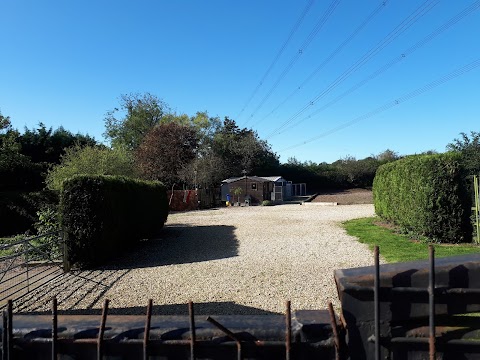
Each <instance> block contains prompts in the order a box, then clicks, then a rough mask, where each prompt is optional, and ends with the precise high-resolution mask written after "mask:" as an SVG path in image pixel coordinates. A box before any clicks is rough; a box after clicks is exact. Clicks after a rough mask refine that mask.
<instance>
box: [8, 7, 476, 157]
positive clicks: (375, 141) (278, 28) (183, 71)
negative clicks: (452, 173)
mask: <svg viewBox="0 0 480 360" xmlns="http://www.w3.org/2000/svg"><path fill="white" fill-rule="evenodd" d="M332 3H333V4H336V3H335V2H332V1H331V0H328V1H327V0H316V1H312V5H311V7H310V8H309V11H308V12H307V14H306V16H305V17H304V19H303V21H302V23H301V25H300V26H299V27H298V30H297V31H296V32H295V33H294V35H293V36H292V38H291V40H290V41H289V42H288V44H287V45H286V46H285V49H284V51H283V53H282V55H281V56H280V57H279V58H278V61H277V62H276V63H275V65H274V67H273V68H272V70H271V71H270V73H269V74H268V76H267V77H266V79H265V81H264V82H263V84H262V86H260V88H259V90H258V91H257V93H256V95H255V96H254V97H253V98H252V100H251V102H250V103H249V106H247V107H246V108H245V110H244V111H243V112H242V109H243V107H244V105H245V104H246V102H247V100H248V99H249V97H250V96H251V95H252V93H253V91H254V89H255V88H256V87H257V85H258V84H259V82H260V79H261V78H262V77H263V75H264V74H265V72H266V70H267V68H268V67H269V66H270V65H271V64H272V62H273V60H274V58H275V56H276V54H278V52H279V49H280V48H281V47H282V45H283V44H284V43H285V41H286V40H287V38H288V36H289V34H290V32H291V30H292V28H293V26H294V24H295V23H296V22H297V20H298V19H299V17H300V15H301V14H302V12H303V11H304V9H305V8H306V6H307V5H308V4H309V0H302V1H300V0H298V1H293V0H292V1H283V0H281V1H279V0H275V1H274V0H262V1H258V0H243V1H226V0H223V1H219V0H207V1H198V0H190V1H187V0H185V1H182V0H178V1H165V0H157V1H153V0H152V1H142V0H139V1H119V0H105V1H90V0H85V1H77V2H72V1H50V0H44V1H24V0H2V1H1V2H0V19H1V23H2V31H1V32H0V46H1V53H2V55H1V56H0V111H1V112H2V114H3V115H7V116H10V117H11V119H12V122H13V125H14V127H16V128H19V129H23V127H24V126H27V127H29V128H32V127H34V126H36V125H37V124H38V123H39V122H43V123H45V124H46V125H47V126H49V127H50V126H52V127H53V128H57V127H58V126H60V125H63V126H64V127H65V128H66V129H68V130H70V131H72V132H82V133H88V134H90V135H92V136H95V138H97V139H98V140H103V139H102V133H103V132H104V121H103V118H104V115H105V113H106V112H107V111H108V110H111V109H113V108H114V107H115V106H117V105H118V98H119V96H120V95H121V94H126V93H135V92H140V93H141V92H150V93H152V94H154V95H157V96H158V97H160V98H162V99H163V100H164V101H165V102H166V103H168V104H169V105H170V107H171V108H173V109H174V110H176V111H177V112H179V113H186V114H189V115H193V114H194V113H195V112H196V111H208V113H209V114H210V115H211V116H219V117H221V118H223V117H224V116H229V117H230V118H233V119H235V120H236V121H237V123H238V124H239V125H240V126H246V127H252V128H253V129H254V130H256V131H258V134H259V136H260V137H261V138H264V139H267V140H268V141H269V143H270V144H271V145H272V148H273V150H274V151H275V152H277V153H278V154H279V155H280V156H281V160H282V161H286V160H287V159H288V158H289V157H293V156H294V157H296V158H297V159H299V160H302V161H304V160H311V161H315V162H322V161H326V162H333V161H335V160H337V159H340V158H343V157H345V156H355V157H357V158H358V159H361V158H364V157H367V156H369V155H371V154H378V153H379V152H381V151H383V150H385V149H387V148H390V149H392V150H395V151H397V152H399V153H400V154H412V153H419V152H423V151H427V150H437V151H444V150H445V146H446V145H447V144H448V143H449V142H451V141H452V140H453V139H454V138H456V137H458V134H459V133H460V132H470V131H472V130H473V131H480V129H479V126H478V124H479V120H480V116H479V115H480V96H479V94H480V92H479V90H478V84H480V67H476V68H474V69H473V70H471V71H469V72H468V73H466V74H464V75H462V76H459V77H457V78H454V79H452V80H450V81H448V82H445V83H444V84H442V85H440V86H438V87H436V88H433V89H431V90H430V91H427V92H425V93H423V94H421V95H419V96H416V97H413V98H411V99H410V100H408V101H406V102H401V103H399V104H398V105H396V106H393V107H392V108H390V109H388V110H386V111H384V112H381V113H378V114H376V115H374V116H370V117H367V118H365V119H363V120H361V121H358V122H356V123H354V124H352V125H351V126H348V127H345V128H343V129H341V130H338V131H332V129H336V128H338V127H342V125H343V124H345V123H348V122H350V121H352V120H354V119H357V118H358V117H361V116H362V115H364V114H367V113H369V112H371V111H372V110H375V109H377V108H379V107H381V106H383V105H384V104H387V103H389V102H391V101H395V99H399V98H401V96H403V95H405V94H408V93H411V92H412V91H415V90H416V89H419V88H422V87H423V86H425V85H427V84H429V83H432V82H433V81H436V80H437V79H440V78H442V77H443V76H445V75H447V74H449V73H451V72H453V71H455V70H457V69H459V68H462V67H463V66H465V65H467V64H469V63H472V62H474V61H475V60H478V59H479V58H480V40H479V39H480V9H478V7H477V9H476V10H475V11H473V12H472V13H471V14H469V15H467V16H465V17H464V18H462V19H461V20H460V21H459V22H458V23H456V24H455V25H453V26H452V27H451V28H449V29H448V30H446V31H444V32H442V33H440V34H439V35H438V36H437V37H435V38H434V39H432V40H431V41H429V42H427V43H425V44H422V45H421V46H419V47H418V49H416V50H415V51H413V52H412V53H408V55H407V56H405V57H404V58H402V59H401V61H399V62H398V63H395V64H394V65H392V66H391V67H389V68H388V70H386V71H384V72H383V73H381V74H380V75H379V76H377V77H375V78H374V79H372V80H370V81H368V82H366V83H365V85H364V86H362V87H361V88H359V89H357V90H356V91H354V92H353V93H351V94H349V95H347V96H344V97H343V98H341V99H340V100H339V101H338V102H336V103H335V104H333V105H331V106H328V107H325V104H328V103H329V102H330V101H332V100H333V99H335V98H337V97H338V96H339V95H341V94H342V93H344V92H345V91H347V90H349V89H351V88H352V87H353V86H355V85H356V84H358V83H359V82H361V81H362V80H363V79H365V78H367V77H368V76H370V74H372V73H374V72H375V71H377V70H378V69H380V68H382V67H384V66H385V65H386V64H388V63H390V62H392V61H393V60H394V59H396V58H398V57H399V56H401V54H403V53H405V52H406V51H407V49H409V48H410V47H411V46H413V45H414V44H416V43H419V41H421V40H422V39H424V38H425V37H426V36H428V35H429V34H431V33H432V32H433V31H435V29H437V28H439V27H440V26H442V24H445V23H447V21H448V20H449V19H450V18H452V17H453V16H454V15H456V14H457V13H460V12H461V11H462V10H463V9H465V8H467V7H468V6H471V5H473V4H476V3H477V1H473V0H468V1H467V0H458V1H457V0H456V1H453V0H443V1H436V0H401V1H400V0H389V1H386V3H385V5H384V6H383V7H382V9H381V10H379V11H378V13H377V14H376V15H375V16H374V17H373V18H372V19H371V21H369V22H368V23H367V24H366V25H365V27H364V28H363V29H362V30H361V31H360V32H358V34H357V35H356V36H355V37H354V38H353V39H352V40H351V41H350V42H349V43H348V44H346V45H345V46H344V47H343V48H342V49H341V51H339V52H338V53H337V54H336V56H334V57H333V58H331V61H329V62H327V63H325V62H326V59H328V58H329V56H330V55H331V54H332V53H333V52H334V51H335V49H337V48H338V46H339V45H340V44H342V43H343V42H344V41H345V39H347V38H348V37H349V36H350V35H351V34H352V33H353V32H354V30H355V29H357V28H358V27H359V26H360V24H362V23H363V22H364V21H365V19H367V17H368V16H369V14H372V12H373V11H374V9H376V8H377V7H378V6H379V5H380V4H382V3H383V1H378V0H375V1H373V0H362V1H360V0H341V1H339V2H338V4H337V6H336V7H335V9H334V11H333V12H332V13H331V15H330V16H328V17H327V18H326V21H325V23H324V25H323V27H321V28H320V29H319V31H318V32H317V33H316V34H315V36H311V37H310V38H309V35H310V34H312V30H313V29H314V28H315V26H316V24H318V23H319V20H320V19H321V18H322V16H323V15H324V14H325V13H326V11H327V9H328V8H329V6H330V5H331V4H332ZM422 5H425V6H430V7H426V9H430V10H429V11H425V13H424V14H423V15H422V16H419V17H418V18H416V21H414V22H412V24H411V26H410V27H409V28H408V29H406V30H405V31H404V32H403V33H401V34H400V35H399V36H398V37H397V38H395V39H394V40H393V41H392V42H391V43H389V44H388V45H387V46H385V47H384V48H383V49H382V50H381V51H379V52H378V53H376V54H375V56H372V57H371V58H369V59H368V61H365V63H364V64H362V66H359V67H358V68H357V69H356V71H352V72H349V73H348V69H349V68H351V66H352V65H353V64H355V63H356V62H357V61H358V60H359V59H361V58H362V56H364V54H366V53H368V51H369V50H370V49H372V48H375V46H376V45H377V44H379V43H380V42H381V41H382V40H384V39H385V38H386V36H387V35H388V34H389V33H391V31H392V30H393V29H394V28H395V27H396V26H397V25H399V24H400V23H401V22H402V21H403V20H404V19H405V18H407V17H408V16H409V15H411V14H412V13H414V11H415V10H416V9H417V8H419V7H420V6H422ZM306 39H310V41H307V40H306ZM305 44H307V45H308V46H305ZM300 49H301V50H302V53H301V55H298V54H299V50H300ZM289 63H293V65H292V66H291V67H290V69H289V70H288V71H286V70H285V69H287V67H288V64H289ZM322 63H325V65H324V66H323V67H322V68H321V70H320V71H319V72H318V73H317V74H316V76H314V77H312V78H311V79H310V81H309V82H308V83H307V84H306V85H304V86H303V87H302V88H301V89H300V90H298V91H296V92H295V89H298V87H299V85H300V84H302V83H303V81H304V80H305V79H306V78H308V77H309V75H310V74H312V72H313V71H314V70H315V69H317V68H318V67H319V66H320V65H321V64H322ZM346 71H347V76H344V79H343V81H341V82H339V83H338V84H337V85H336V86H334V87H330V86H331V84H334V83H335V81H336V80H337V79H339V77H340V78H341V76H342V74H345V73H346ZM282 73H284V76H283V77H282V78H281V81H280V82H278V86H277V87H276V88H275V89H274V91H272V86H273V85H274V84H275V83H276V82H277V80H278V79H279V78H280V76H281V74H282ZM329 87H330V90H329V91H327V92H326V93H325V89H329ZM269 92H271V95H270V96H269V97H268V98H267V99H266V101H265V102H264V103H263V105H262V106H260V107H259V106H258V105H259V104H260V103H261V102H262V99H265V95H266V94H268V93H269ZM292 92H294V95H293V96H291V97H290V98H289V100H288V101H287V102H285V103H284V105H282V106H281V107H279V108H278V110H276V111H275V112H273V113H272V110H273V109H275V108H276V107H277V106H278V105H279V104H281V103H282V102H283V100H284V99H285V98H286V97H287V96H288V95H289V94H292ZM322 92H323V93H325V95H324V96H320V98H319V100H318V101H314V99H315V98H317V97H319V95H320V94H322ZM310 104H311V105H310ZM305 106H306V107H307V111H305V112H303V113H301V114H300V116H298V117H295V116H294V115H295V114H297V113H298V112H299V110H301V109H302V108H304V107H305ZM322 107H323V108H324V109H323V110H322V111H318V109H322ZM257 108H258V110H256V109H257ZM316 110H317V114H315V115H313V116H311V117H308V116H309V114H311V113H312V112H315V111H316ZM270 113H271V115H269V114H270ZM252 114H253V116H252ZM239 115H240V116H239ZM267 115H269V116H267ZM299 120H301V122H300V123H298V124H297V125H296V126H293V127H291V128H287V129H286V130H285V131H283V132H281V133H278V128H279V126H280V125H282V124H284V123H285V122H290V123H291V124H292V125H295V122H297V121H299ZM272 135H273V136H272ZM312 138H317V139H316V140H315V141H311V142H308V143H306V144H303V142H305V141H307V140H309V139H312ZM288 148H290V149H289V150H286V149H288Z"/></svg>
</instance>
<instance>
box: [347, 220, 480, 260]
mask: <svg viewBox="0 0 480 360" xmlns="http://www.w3.org/2000/svg"><path fill="white" fill-rule="evenodd" d="M377 221H378V218H364V219H355V220H349V221H347V222H345V223H344V224H343V225H344V227H345V229H346V230H347V233H348V235H351V236H355V237H357V238H358V240H359V241H360V242H361V243H363V244H367V245H368V246H369V247H370V249H372V250H373V248H374V246H375V245H377V246H379V247H380V253H381V255H382V257H383V258H385V259H386V260H387V261H388V262H401V261H413V260H424V259H428V243H427V242H424V241H423V242H422V241H414V240H411V239H410V238H409V237H408V236H406V235H401V234H398V233H396V232H395V231H394V230H391V229H387V228H385V227H382V226H379V225H377ZM478 252H480V247H478V246H475V245H470V244H468V245H465V244H461V245H460V244H455V245H452V244H436V245H435V256H436V257H437V258H441V257H446V256H455V255H466V254H476V253H478Z"/></svg>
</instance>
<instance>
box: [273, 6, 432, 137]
mask: <svg viewBox="0 0 480 360" xmlns="http://www.w3.org/2000/svg"><path fill="white" fill-rule="evenodd" d="M439 1H440V0H427V1H425V2H424V3H423V4H422V5H420V6H419V7H418V8H417V9H416V10H415V11H414V12H413V13H412V14H410V15H409V16H408V17H407V18H405V19H404V20H403V21H402V22H401V23H400V24H399V25H398V26H397V27H396V28H395V29H393V30H392V31H391V32H390V33H389V34H388V35H387V36H385V37H384V38H383V39H382V40H381V41H380V42H379V43H378V44H377V45H375V46H374V47H373V48H372V49H370V50H369V51H367V52H366V53H365V54H364V55H363V56H362V57H361V58H360V59H358V60H357V62H355V63H354V64H353V65H352V66H350V68H348V69H347V70H345V71H344V72H343V73H342V75H340V76H339V77H337V78H336V79H335V80H334V81H333V82H332V83H331V84H330V85H329V86H328V87H327V88H326V89H324V90H323V91H322V92H320V93H319V94H318V95H317V96H315V97H314V98H313V99H312V100H310V101H309V102H308V103H307V104H305V105H304V106H303V107H302V108H301V109H300V110H299V111H297V112H296V113H295V114H294V115H292V116H291V117H290V118H289V119H287V120H286V121H285V122H283V123H282V124H281V125H280V126H279V127H278V128H277V129H275V130H273V131H272V132H271V133H270V134H269V135H267V137H266V139H269V138H271V137H272V136H273V135H274V134H275V133H277V132H278V131H279V130H281V129H283V128H284V127H286V126H287V125H288V124H290V123H292V122H293V121H294V120H295V119H297V118H298V117H299V116H300V115H301V114H303V113H304V112H305V111H307V110H308V109H309V108H310V107H311V106H313V105H315V103H316V102H318V101H319V100H320V99H321V98H323V97H324V96H325V95H327V94H328V93H330V92H331V91H332V90H333V89H334V88H335V87H337V86H338V85H339V84H340V83H342V82H343V81H345V80H346V79H347V78H348V77H349V76H351V75H352V74H353V73H354V72H355V71H357V70H358V69H360V68H361V67H362V66H363V65H365V64H366V63H368V62H369V61H370V60H371V59H372V58H373V57H374V56H376V55H378V53H380V51H382V50H383V49H384V48H385V47H386V46H387V45H389V44H390V43H392V42H393V41H394V40H395V39H396V38H397V37H399V36H400V35H401V34H403V33H404V32H405V31H407V30H408V29H409V28H410V27H411V26H412V25H413V24H415V23H416V22H417V21H418V20H420V19H421V18H422V17H423V16H424V15H425V14H427V13H428V12H429V11H430V10H432V9H433V8H434V7H435V6H436V5H437V4H438V2H439Z"/></svg>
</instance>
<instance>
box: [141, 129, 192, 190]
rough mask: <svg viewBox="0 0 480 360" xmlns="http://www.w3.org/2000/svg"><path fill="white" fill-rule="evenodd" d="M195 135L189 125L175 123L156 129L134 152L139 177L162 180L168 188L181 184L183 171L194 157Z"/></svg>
mask: <svg viewBox="0 0 480 360" xmlns="http://www.w3.org/2000/svg"><path fill="white" fill-rule="evenodd" d="M197 147H198V133H197V131H196V129H195V128H193V127H192V126H190V125H180V124H178V123H175V122H171V123H168V124H159V125H157V126H155V127H154V128H153V129H152V130H151V131H150V132H149V133H148V134H147V135H146V136H145V138H144V139H143V142H142V143H141V145H140V146H139V148H138V149H137V150H136V152H135V160H136V163H137V166H138V169H139V171H140V174H141V175H142V177H143V178H144V179H147V180H159V181H162V182H163V183H164V184H165V185H167V186H168V187H169V188H170V186H172V185H173V184H179V183H180V184H181V183H183V182H184V176H183V170H184V169H186V168H188V167H189V166H190V164H191V163H192V162H193V160H194V159H195V157H196V150H197Z"/></svg>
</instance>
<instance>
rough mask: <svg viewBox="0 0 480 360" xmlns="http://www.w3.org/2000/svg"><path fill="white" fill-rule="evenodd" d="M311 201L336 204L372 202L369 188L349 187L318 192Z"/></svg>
mask: <svg viewBox="0 0 480 360" xmlns="http://www.w3.org/2000/svg"><path fill="white" fill-rule="evenodd" d="M312 202H336V203H338V205H353V204H373V195H372V191H371V190H366V189H349V190H342V191H329V192H325V193H319V194H318V195H317V196H316V197H315V199H313V200H312Z"/></svg>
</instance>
